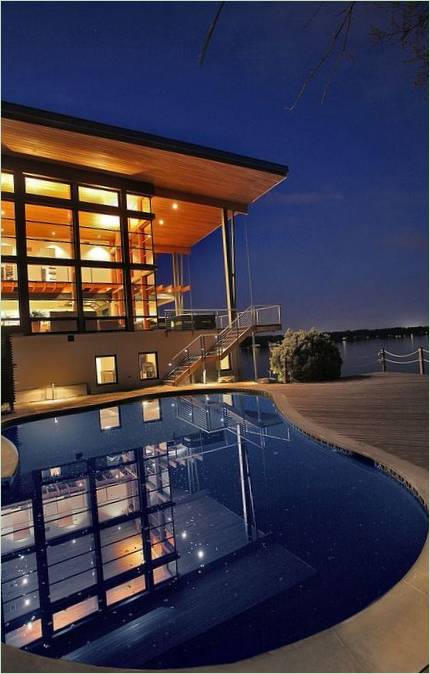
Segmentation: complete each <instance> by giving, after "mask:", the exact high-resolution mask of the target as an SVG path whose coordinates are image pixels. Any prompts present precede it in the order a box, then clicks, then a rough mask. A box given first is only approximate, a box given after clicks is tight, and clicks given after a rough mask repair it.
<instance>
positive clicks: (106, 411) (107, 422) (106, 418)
mask: <svg viewBox="0 0 430 674" xmlns="http://www.w3.org/2000/svg"><path fill="white" fill-rule="evenodd" d="M99 417H100V430H102V431H110V430H112V429H113V428H120V427H121V414H120V411H119V407H103V408H102V409H101V410H100V411H99Z"/></svg>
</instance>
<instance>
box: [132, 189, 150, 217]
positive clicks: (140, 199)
mask: <svg viewBox="0 0 430 674" xmlns="http://www.w3.org/2000/svg"><path fill="white" fill-rule="evenodd" d="M127 210H129V211H141V212H143V213H150V212H151V200H150V198H149V197H145V196H143V195H141V194H127Z"/></svg>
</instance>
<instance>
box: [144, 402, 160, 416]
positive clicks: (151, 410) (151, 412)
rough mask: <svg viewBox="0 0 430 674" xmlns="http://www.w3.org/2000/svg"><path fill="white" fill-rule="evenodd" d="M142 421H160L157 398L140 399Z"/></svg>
mask: <svg viewBox="0 0 430 674" xmlns="http://www.w3.org/2000/svg"><path fill="white" fill-rule="evenodd" d="M142 415H143V421H160V419H161V405H160V400H159V398H152V400H143V401H142Z"/></svg>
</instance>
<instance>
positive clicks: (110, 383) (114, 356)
mask: <svg viewBox="0 0 430 674" xmlns="http://www.w3.org/2000/svg"><path fill="white" fill-rule="evenodd" d="M97 358H113V359H114V361H115V381H109V382H105V383H103V382H102V383H100V382H99V381H98V376H97ZM94 364H95V373H96V385H97V386H114V385H115V384H118V357H117V354H116V353H103V354H97V355H95V356H94Z"/></svg>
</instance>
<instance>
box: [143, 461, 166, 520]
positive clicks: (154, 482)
mask: <svg viewBox="0 0 430 674" xmlns="http://www.w3.org/2000/svg"><path fill="white" fill-rule="evenodd" d="M145 486H146V491H147V498H148V505H149V506H150V507H154V506H161V505H163V504H167V503H169V502H170V500H171V493H170V474H169V457H168V453H167V449H166V453H165V454H156V453H154V456H153V457H152V458H146V459H145Z"/></svg>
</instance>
